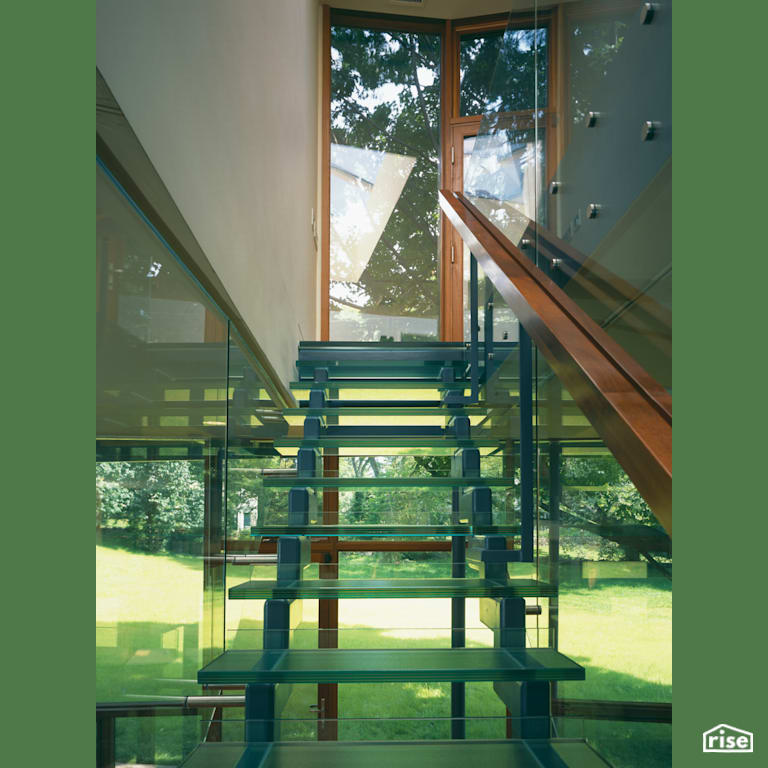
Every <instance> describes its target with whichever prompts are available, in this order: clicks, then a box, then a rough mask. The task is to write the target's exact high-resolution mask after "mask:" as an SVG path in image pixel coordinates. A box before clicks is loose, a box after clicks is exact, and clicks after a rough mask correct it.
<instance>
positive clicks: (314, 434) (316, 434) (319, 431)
mask: <svg viewBox="0 0 768 768" xmlns="http://www.w3.org/2000/svg"><path fill="white" fill-rule="evenodd" d="M324 432H325V419H324V418H321V417H320V416H307V417H306V418H305V419H304V439H305V440H319V439H320V438H321V437H322V436H323V433H324Z"/></svg>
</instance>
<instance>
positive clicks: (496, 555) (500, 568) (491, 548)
mask: <svg viewBox="0 0 768 768" xmlns="http://www.w3.org/2000/svg"><path fill="white" fill-rule="evenodd" d="M516 561H517V553H516V552H515V551H514V550H511V549H507V539H506V537H505V536H485V537H484V539H481V538H474V539H472V540H471V543H470V545H469V548H468V551H467V563H468V564H469V566H470V567H471V568H474V569H475V570H477V571H479V572H480V578H482V579H506V578H507V577H508V573H507V563H512V562H516Z"/></svg>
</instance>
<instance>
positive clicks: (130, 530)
mask: <svg viewBox="0 0 768 768" xmlns="http://www.w3.org/2000/svg"><path fill="white" fill-rule="evenodd" d="M96 489H97V501H98V504H99V508H100V521H101V526H102V527H108V525H109V524H110V523H111V524H112V525H113V526H116V527H122V528H124V529H125V531H126V535H127V537H128V540H129V542H130V544H131V546H133V547H134V548H136V549H139V550H143V551H145V552H159V551H160V550H161V549H163V547H165V546H166V545H167V543H168V540H169V538H170V536H171V534H172V533H173V532H174V531H177V530H186V531H195V532H198V531H200V530H201V529H202V525H203V483H202V462H191V461H155V462H101V463H98V464H97V465H96Z"/></svg>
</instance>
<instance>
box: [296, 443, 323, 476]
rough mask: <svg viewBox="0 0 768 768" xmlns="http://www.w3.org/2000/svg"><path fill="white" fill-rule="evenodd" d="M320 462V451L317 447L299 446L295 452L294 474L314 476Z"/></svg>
mask: <svg viewBox="0 0 768 768" xmlns="http://www.w3.org/2000/svg"><path fill="white" fill-rule="evenodd" d="M319 463H320V451H319V450H318V449H317V448H299V450H298V452H297V453H296V474H297V475H298V476H299V477H316V476H317V468H318V466H319Z"/></svg>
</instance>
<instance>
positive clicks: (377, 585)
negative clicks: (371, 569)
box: [229, 578, 557, 600]
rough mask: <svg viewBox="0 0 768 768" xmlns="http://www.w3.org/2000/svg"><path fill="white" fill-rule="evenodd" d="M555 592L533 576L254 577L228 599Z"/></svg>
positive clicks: (232, 589)
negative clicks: (428, 577)
mask: <svg viewBox="0 0 768 768" xmlns="http://www.w3.org/2000/svg"><path fill="white" fill-rule="evenodd" d="M556 596H557V586H555V585H554V584H548V583H546V582H542V581H535V580H534V579H508V580H507V581H495V580H492V579H452V578H446V579H439V578H431V579H300V580H297V581H270V580H260V579H255V580H253V581H246V582H244V583H242V584H238V585H237V586H234V587H230V589H229V597H230V599H231V600H265V599H269V598H275V599H279V600H302V599H326V598H328V599H342V600H343V599H358V598H376V597H380V598H385V597H399V598H406V597H407V598H411V597H413V598H416V597H425V598H426V597H429V598H432V597H556Z"/></svg>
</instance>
